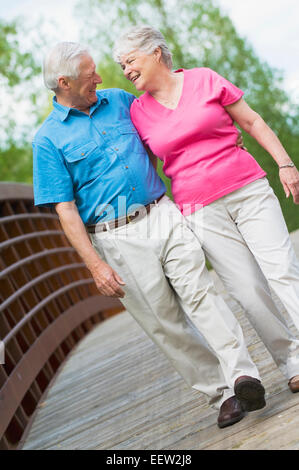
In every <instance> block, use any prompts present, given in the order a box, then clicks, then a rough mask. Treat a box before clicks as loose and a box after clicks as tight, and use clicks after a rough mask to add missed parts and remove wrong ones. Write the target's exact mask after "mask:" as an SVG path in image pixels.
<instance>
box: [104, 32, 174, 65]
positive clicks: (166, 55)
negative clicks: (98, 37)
mask: <svg viewBox="0 0 299 470" xmlns="http://www.w3.org/2000/svg"><path fill="white" fill-rule="evenodd" d="M158 47H160V49H161V52H162V61H163V62H164V64H165V65H166V66H167V67H168V68H169V69H171V68H172V54H171V52H170V50H169V49H168V46H167V44H166V41H165V39H164V36H163V35H162V33H160V31H158V30H157V29H154V28H153V27H152V26H147V25H142V26H134V27H133V28H131V29H130V30H129V31H127V32H126V33H125V34H124V35H122V36H121V37H120V38H119V39H118V40H117V41H116V42H115V45H114V49H113V59H114V60H115V62H118V63H121V57H122V56H123V55H127V54H129V53H130V52H132V51H134V50H135V49H139V50H141V51H143V52H145V53H146V54H152V53H153V52H154V51H155V50H156V49H157V48H158Z"/></svg>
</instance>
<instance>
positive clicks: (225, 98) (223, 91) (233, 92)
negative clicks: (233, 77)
mask: <svg viewBox="0 0 299 470" xmlns="http://www.w3.org/2000/svg"><path fill="white" fill-rule="evenodd" d="M207 70H208V71H209V75H210V80H211V85H212V86H213V87H214V89H215V90H216V91H217V95H218V97H219V101H220V104H221V105H222V106H228V105H230V104H233V103H235V102H236V101H238V100H239V99H240V98H242V96H243V95H244V92H243V91H242V90H240V88H238V87H237V86H236V85H234V84H233V83H231V82H230V81H228V80H227V79H226V78H224V77H222V76H221V75H219V74H218V73H217V72H214V71H213V70H211V69H207Z"/></svg>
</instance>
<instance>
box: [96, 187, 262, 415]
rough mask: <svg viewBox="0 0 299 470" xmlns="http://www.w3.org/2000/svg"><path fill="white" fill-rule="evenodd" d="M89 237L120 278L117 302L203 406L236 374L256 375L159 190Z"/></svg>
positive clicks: (190, 237) (184, 229) (223, 393)
mask: <svg viewBox="0 0 299 470" xmlns="http://www.w3.org/2000/svg"><path fill="white" fill-rule="evenodd" d="M107 228H108V227H107ZM91 239H92V243H93V245H94V247H95V249H96V250H97V251H98V252H99V254H100V256H101V257H102V258H103V259H104V260H105V261H106V262H107V263H108V264H109V265H110V266H111V267H112V268H113V269H114V270H115V271H116V272H118V274H119V275H120V276H121V278H122V279H123V281H124V282H125V283H126V285H125V287H124V290H125V297H124V299H122V303H123V304H124V306H125V308H126V309H127V310H128V311H129V312H130V313H131V314H132V316H133V317H134V318H135V320H136V321H137V322H138V323H139V324H140V325H141V327H142V328H143V329H144V330H145V332H146V333H147V334H148V335H149V337H150V338H151V339H152V340H153V341H154V342H155V343H156V344H157V345H158V346H159V347H160V349H161V350H162V351H163V352H164V353H165V354H166V356H167V357H168V359H169V360H170V362H171V363H172V365H173V366H174V367H175V368H176V370H177V371H178V372H179V373H180V375H181V376H182V377H183V378H184V379H185V381H186V382H187V383H188V384H189V385H190V386H191V387H193V388H194V389H196V390H198V391H200V392H202V393H204V394H206V395H207V396H208V397H209V402H210V404H213V405H214V406H215V407H216V408H219V406H220V405H221V404H222V403H223V401H224V400H226V399H227V398H229V397H230V396H232V395H233V394H234V392H233V386H234V381H235V380H236V378H237V377H239V376H240V375H251V376H253V377H256V378H259V373H258V370H257V368H256V366H255V365H254V363H253V362H252V360H251V358H250V356H249V353H248V351H247V348H246V346H245V342H244V338H243V333H242V330H241V327H240V326H239V324H238V322H237V321H236V319H235V317H234V315H233V314H232V313H231V311H230V309H229V308H228V307H227V305H226V304H225V302H224V301H223V299H222V298H221V297H220V296H219V295H217V294H216V292H215V290H214V286H213V282H212V280H211V277H210V275H209V273H208V271H207V270H206V267H205V257H204V254H203V251H202V249H201V246H200V243H199V242H198V240H197V238H196V237H195V236H194V234H193V233H192V231H191V230H190V229H189V228H188V226H187V222H186V220H185V218H184V217H183V216H182V214H181V213H180V211H179V210H178V209H177V208H176V206H175V204H173V203H172V202H171V201H170V200H169V198H168V197H167V196H164V197H163V198H162V199H161V200H160V201H159V203H157V204H156V206H155V207H153V208H152V209H151V211H150V213H149V214H148V215H147V216H145V217H143V218H142V219H141V220H138V221H137V222H134V221H133V222H131V223H130V224H128V225H125V226H123V227H119V228H116V229H114V230H111V229H108V231H107V232H101V233H95V234H93V235H91Z"/></svg>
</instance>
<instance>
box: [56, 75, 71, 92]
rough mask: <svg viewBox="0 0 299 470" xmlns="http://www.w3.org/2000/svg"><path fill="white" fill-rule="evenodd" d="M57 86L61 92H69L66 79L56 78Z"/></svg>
mask: <svg viewBox="0 0 299 470" xmlns="http://www.w3.org/2000/svg"><path fill="white" fill-rule="evenodd" d="M58 86H59V88H61V89H62V90H69V88H70V84H69V80H68V78H67V77H64V76H62V77H59V78H58Z"/></svg>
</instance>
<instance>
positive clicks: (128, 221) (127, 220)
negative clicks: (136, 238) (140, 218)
mask: <svg viewBox="0 0 299 470" xmlns="http://www.w3.org/2000/svg"><path fill="white" fill-rule="evenodd" d="M126 222H127V224H129V223H130V222H132V219H131V215H126Z"/></svg>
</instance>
